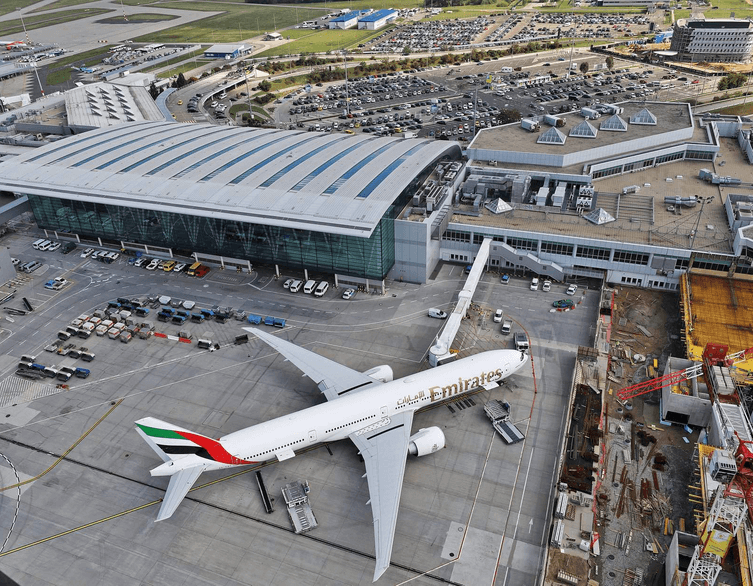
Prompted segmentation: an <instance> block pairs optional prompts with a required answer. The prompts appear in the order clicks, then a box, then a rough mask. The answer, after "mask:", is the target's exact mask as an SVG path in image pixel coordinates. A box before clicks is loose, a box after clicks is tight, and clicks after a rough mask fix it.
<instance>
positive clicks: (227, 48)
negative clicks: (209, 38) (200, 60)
mask: <svg viewBox="0 0 753 586" xmlns="http://www.w3.org/2000/svg"><path fill="white" fill-rule="evenodd" d="M245 52H246V45H212V46H211V47H209V49H207V50H206V51H204V57H206V58H207V59H236V58H238V57H240V56H241V55H243V53H245Z"/></svg>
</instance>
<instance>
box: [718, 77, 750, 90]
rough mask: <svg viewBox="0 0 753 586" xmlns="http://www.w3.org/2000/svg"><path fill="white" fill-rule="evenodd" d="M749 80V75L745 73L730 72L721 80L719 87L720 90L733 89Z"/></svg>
mask: <svg viewBox="0 0 753 586" xmlns="http://www.w3.org/2000/svg"><path fill="white" fill-rule="evenodd" d="M747 82H748V77H747V76H746V75H745V74H744V73H730V74H729V75H726V76H724V77H723V78H722V79H720V80H719V84H718V85H717V87H718V88H719V89H720V90H731V89H734V88H736V87H740V86H743V85H745V84H746V83H747Z"/></svg>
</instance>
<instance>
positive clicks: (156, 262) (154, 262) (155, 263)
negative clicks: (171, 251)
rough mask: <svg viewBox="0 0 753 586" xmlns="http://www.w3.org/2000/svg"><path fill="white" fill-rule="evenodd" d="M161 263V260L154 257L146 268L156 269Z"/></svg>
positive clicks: (149, 269)
mask: <svg viewBox="0 0 753 586" xmlns="http://www.w3.org/2000/svg"><path fill="white" fill-rule="evenodd" d="M159 263H160V261H159V259H158V258H153V259H152V260H151V262H150V263H149V264H148V265H146V270H147V271H154V270H156V269H157V267H158V266H159Z"/></svg>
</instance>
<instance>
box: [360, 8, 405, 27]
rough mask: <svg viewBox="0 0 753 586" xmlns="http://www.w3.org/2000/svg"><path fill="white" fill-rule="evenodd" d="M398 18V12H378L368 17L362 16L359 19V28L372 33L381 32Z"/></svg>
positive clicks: (388, 10)
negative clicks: (380, 30) (381, 29)
mask: <svg viewBox="0 0 753 586" xmlns="http://www.w3.org/2000/svg"><path fill="white" fill-rule="evenodd" d="M396 18H397V10H390V9H388V8H387V9H384V10H377V11H376V12H372V13H371V14H367V15H366V16H362V17H361V18H359V19H358V28H359V29H367V30H370V31H375V30H379V29H380V28H382V27H383V26H384V25H386V24H387V23H389V22H393V21H394V20H395V19H396Z"/></svg>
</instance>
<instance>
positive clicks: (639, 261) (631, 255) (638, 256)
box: [614, 250, 649, 265]
mask: <svg viewBox="0 0 753 586" xmlns="http://www.w3.org/2000/svg"><path fill="white" fill-rule="evenodd" d="M648 256H649V255H648V254H646V253H643V252H631V251H629V250H615V251H614V262H624V263H628V264H631V265H647V264H648Z"/></svg>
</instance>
